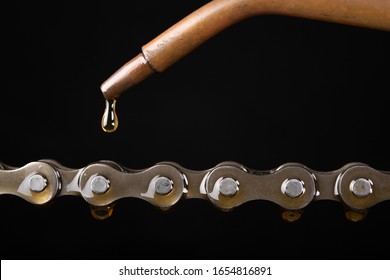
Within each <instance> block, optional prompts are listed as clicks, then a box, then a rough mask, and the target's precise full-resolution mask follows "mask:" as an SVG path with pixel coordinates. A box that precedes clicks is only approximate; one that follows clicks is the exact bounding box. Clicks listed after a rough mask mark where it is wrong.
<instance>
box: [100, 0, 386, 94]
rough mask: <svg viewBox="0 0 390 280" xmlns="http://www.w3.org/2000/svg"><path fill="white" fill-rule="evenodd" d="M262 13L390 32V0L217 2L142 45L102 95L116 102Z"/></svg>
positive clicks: (108, 81) (114, 76)
mask: <svg viewBox="0 0 390 280" xmlns="http://www.w3.org/2000/svg"><path fill="white" fill-rule="evenodd" d="M258 15H285V16H292V17H300V18H307V19H313V20H320V21H327V22H333V23H339V24H346V25H354V26H359V27H366V28H373V29H380V30H387V31H390V1H387V0H284V1H278V0H214V1H211V2H209V3H208V4H206V5H204V6H203V7H201V8H199V9H198V10H196V11H195V12H193V13H192V14H190V15H188V16H187V17H186V18H184V19H182V20H181V21H179V22H178V23H176V24H175V25H173V26H172V27H171V28H169V29H168V30H166V31H165V32H163V33H162V34H160V35H159V36H158V37H156V38H155V39H153V40H152V41H150V42H149V43H147V44H146V45H144V46H143V47H142V52H141V53H140V54H139V55H137V56H136V57H135V58H134V59H132V60H130V61H129V62H127V63H126V64H125V65H124V66H122V67H121V68H120V69H119V70H118V71H117V72H115V73H114V74H113V75H112V76H111V77H110V78H109V79H108V80H107V81H105V82H104V83H103V84H102V86H101V91H102V93H103V95H104V97H105V98H106V99H116V98H118V97H119V96H120V95H121V94H122V93H124V92H125V91H127V90H128V89H129V88H131V87H132V86H134V85H136V84H138V83H140V82H142V81H143V80H144V79H146V78H147V77H148V76H150V75H151V74H152V73H154V72H163V71H164V70H165V69H167V68H168V67H169V66H171V65H172V64H174V63H175V62H177V61H178V60H180V59H181V58H182V57H184V56H185V55H187V54H188V53H190V52H191V51H192V50H194V49H195V48H197V47H198V46H199V45H201V44H202V43H204V42H205V41H207V40H208V39H210V38H211V37H213V36H214V35H216V34H217V33H219V32H221V31H222V30H224V29H226V28H228V27H229V26H231V25H233V24H235V23H237V22H239V21H241V20H244V19H246V18H249V17H253V16H258Z"/></svg>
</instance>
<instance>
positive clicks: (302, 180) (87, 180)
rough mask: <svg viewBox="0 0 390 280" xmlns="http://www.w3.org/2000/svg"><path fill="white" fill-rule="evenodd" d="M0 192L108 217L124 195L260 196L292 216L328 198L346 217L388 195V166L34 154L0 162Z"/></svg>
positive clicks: (160, 201)
mask: <svg viewBox="0 0 390 280" xmlns="http://www.w3.org/2000/svg"><path fill="white" fill-rule="evenodd" d="M1 194H11V195H15V196H19V197H21V198H23V199H25V200H27V201H28V202H30V203H32V204H45V203H48V202H49V201H52V200H54V199H55V198H56V197H59V196H65V195H72V196H81V197H83V198H84V199H85V201H87V203H88V204H89V205H90V207H91V211H92V215H93V217H95V218H96V219H105V218H108V217H110V216H111V214H112V212H113V205H114V203H115V202H116V201H117V200H119V199H122V198H128V197H133V198H139V199H143V200H145V201H147V202H149V203H151V204H153V205H155V206H156V207H159V208H161V209H164V210H165V209H168V208H170V207H171V206H173V205H175V204H176V203H178V202H179V201H180V200H183V199H204V200H208V201H210V202H211V203H212V204H214V205H215V206H216V207H218V208H219V209H221V210H232V209H234V208H235V207H238V206H240V205H241V204H243V203H245V202H248V201H252V200H266V201H271V202H273V203H275V204H277V205H279V206H280V207H281V209H282V210H283V211H282V217H283V218H284V219H285V220H287V221H290V222H292V221H295V220H297V219H299V218H300V217H301V214H302V211H303V209H304V208H305V207H306V206H307V205H308V204H309V203H311V202H313V201H317V200H333V201H337V202H340V203H342V204H343V205H344V207H345V209H346V211H345V215H346V218H347V219H349V220H351V221H359V220H361V219H363V218H364V217H365V215H366V213H367V211H368V209H369V208H370V207H373V206H374V205H376V204H378V203H380V202H382V201H385V200H390V173H389V172H384V171H378V170H375V169H373V168H371V167H369V166H367V165H365V164H363V163H350V164H347V165H345V166H343V167H342V168H340V169H338V170H334V171H329V172H320V171H315V170H312V169H310V168H307V167H306V166H304V165H302V164H298V163H288V164H284V165H282V166H280V167H278V168H276V169H272V170H267V171H258V170H251V169H248V168H246V167H245V166H243V165H241V164H239V163H236V162H223V163H221V164H219V165H217V166H215V167H213V168H210V169H208V170H202V171H194V170H190V169H186V168H184V167H182V166H180V165H178V164H177V163H174V162H161V163H158V164H156V165H155V166H153V167H150V168H147V169H143V170H133V169H129V168H126V167H123V166H121V165H120V164H118V163H115V162H112V161H99V162H96V163H92V164H90V165H88V166H86V167H85V168H81V169H70V168H67V167H64V166H62V165H61V164H60V163H58V162H56V161H54V160H40V161H37V162H31V163H29V164H27V165H25V166H23V167H20V168H15V167H11V166H7V165H5V164H1V163H0V195H1Z"/></svg>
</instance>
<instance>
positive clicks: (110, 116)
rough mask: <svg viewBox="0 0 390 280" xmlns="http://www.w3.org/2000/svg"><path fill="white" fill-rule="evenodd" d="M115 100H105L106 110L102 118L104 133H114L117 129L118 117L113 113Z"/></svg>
mask: <svg viewBox="0 0 390 280" xmlns="http://www.w3.org/2000/svg"><path fill="white" fill-rule="evenodd" d="M115 105H116V100H115V99H106V109H105V110H104V115H103V118H102V129H103V130H104V132H108V133H111V132H114V131H115V130H116V129H117V128H118V116H117V115H116V111H115Z"/></svg>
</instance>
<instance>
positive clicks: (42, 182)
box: [28, 174, 47, 192]
mask: <svg viewBox="0 0 390 280" xmlns="http://www.w3.org/2000/svg"><path fill="white" fill-rule="evenodd" d="M28 183H29V187H30V190H31V191H33V192H42V191H43V190H44V189H45V188H46V186H47V180H46V178H45V177H43V176H42V175H41V174H35V175H33V176H31V177H30V180H29V182H28Z"/></svg>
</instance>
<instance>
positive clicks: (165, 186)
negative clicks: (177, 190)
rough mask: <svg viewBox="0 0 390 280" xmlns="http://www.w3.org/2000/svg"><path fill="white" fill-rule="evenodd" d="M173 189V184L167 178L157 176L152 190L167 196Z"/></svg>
mask: <svg viewBox="0 0 390 280" xmlns="http://www.w3.org/2000/svg"><path fill="white" fill-rule="evenodd" d="M172 189H173V182H172V180H170V179H169V178H167V177H164V176H159V177H158V178H157V179H156V180H155V181H154V190H155V191H156V193H158V194H160V195H167V194H169V193H170V192H171V191H172Z"/></svg>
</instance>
